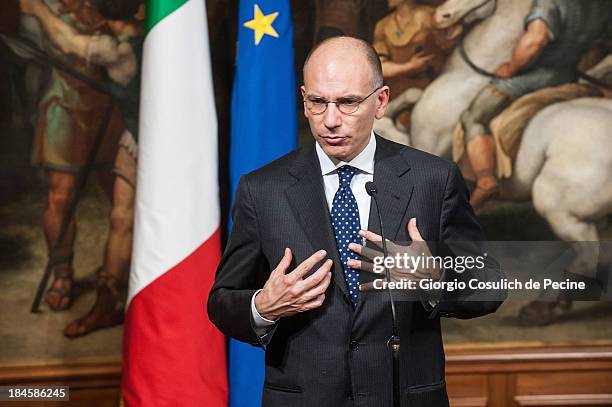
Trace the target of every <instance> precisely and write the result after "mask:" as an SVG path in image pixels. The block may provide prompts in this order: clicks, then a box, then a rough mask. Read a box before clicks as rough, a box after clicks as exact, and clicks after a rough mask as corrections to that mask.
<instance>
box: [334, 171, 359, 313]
mask: <svg viewBox="0 0 612 407" xmlns="http://www.w3.org/2000/svg"><path fill="white" fill-rule="evenodd" d="M337 171H338V179H339V181H340V187H339V188H338V191H337V192H336V195H335V196H334V202H333V203H332V210H331V218H332V226H333V227H334V234H335V235H336V245H337V246H338V252H339V253H340V261H341V262H342V268H343V270H344V279H345V280H346V287H347V288H348V291H349V295H350V297H351V302H352V303H353V306H356V305H357V300H358V298H359V272H358V271H357V270H354V269H352V268H350V267H348V266H347V265H346V262H347V261H348V259H356V260H357V259H359V255H357V254H356V253H354V252H352V251H350V250H349V248H348V245H349V244H350V243H358V244H361V236H359V229H360V228H361V223H360V221H359V208H358V207H357V200H356V199H355V195H353V191H352V190H351V179H353V175H355V173H356V172H357V168H355V167H351V166H350V165H343V166H342V167H340V168H338V169H337Z"/></svg>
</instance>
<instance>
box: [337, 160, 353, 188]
mask: <svg viewBox="0 0 612 407" xmlns="http://www.w3.org/2000/svg"><path fill="white" fill-rule="evenodd" d="M337 171H338V179H339V180H340V188H346V187H349V186H350V185H351V180H352V179H353V175H355V173H356V172H357V168H355V167H351V166H350V165H343V166H342V167H340V168H338V169H337Z"/></svg>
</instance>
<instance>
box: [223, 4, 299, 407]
mask: <svg viewBox="0 0 612 407" xmlns="http://www.w3.org/2000/svg"><path fill="white" fill-rule="evenodd" d="M295 97H296V88H295V72H294V60H293V27H292V24H291V9H290V0H241V1H240V11H239V15H238V50H237V55H236V73H235V77H234V89H233V93H232V116H231V139H230V185H231V188H232V195H233V194H234V193H235V191H236V187H237V186H238V181H239V179H240V177H241V176H242V175H244V174H246V173H248V172H250V171H253V170H255V169H257V168H259V167H261V166H263V165H265V164H267V163H269V162H270V161H272V160H274V159H276V158H278V157H280V156H282V155H284V154H285V153H288V152H289V151H291V150H294V149H295V148H296V147H297V119H296V104H295ZM232 200H233V197H232ZM229 379H230V383H229V385H230V406H231V407H252V406H260V405H261V391H262V386H263V380H264V352H263V351H262V350H261V349H259V348H255V347H252V346H251V345H246V344H244V343H241V342H237V341H234V340H230V347H229Z"/></svg>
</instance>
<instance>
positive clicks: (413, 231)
mask: <svg viewBox="0 0 612 407" xmlns="http://www.w3.org/2000/svg"><path fill="white" fill-rule="evenodd" d="M407 228H408V235H409V236H410V239H412V241H413V242H423V241H424V240H423V238H422V237H421V233H419V229H418V228H417V221H416V218H411V219H410V221H409V222H408V226H407Z"/></svg>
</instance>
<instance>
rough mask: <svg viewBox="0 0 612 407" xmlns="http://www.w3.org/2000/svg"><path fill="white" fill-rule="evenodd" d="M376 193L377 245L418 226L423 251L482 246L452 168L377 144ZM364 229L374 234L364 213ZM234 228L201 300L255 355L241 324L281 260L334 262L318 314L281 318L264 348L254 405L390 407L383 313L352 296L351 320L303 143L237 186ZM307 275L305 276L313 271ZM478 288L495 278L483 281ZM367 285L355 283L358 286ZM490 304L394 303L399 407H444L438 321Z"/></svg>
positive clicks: (316, 174)
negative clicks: (380, 236) (436, 246)
mask: <svg viewBox="0 0 612 407" xmlns="http://www.w3.org/2000/svg"><path fill="white" fill-rule="evenodd" d="M376 140H377V147H376V154H375V165H374V182H375V183H376V185H377V188H378V190H379V193H378V195H379V201H380V205H381V208H380V209H381V212H382V218H383V222H384V223H383V224H384V225H385V232H386V234H387V237H388V238H389V239H391V240H399V241H407V240H409V237H408V233H407V230H406V224H407V223H408V221H409V219H410V218H412V217H416V218H417V221H418V227H419V230H420V232H421V235H422V236H423V238H424V239H425V240H426V241H434V242H435V241H448V240H462V241H465V240H482V238H483V237H482V232H481V229H480V227H479V225H478V223H477V222H476V220H475V217H474V213H473V211H472V208H471V206H470V205H469V203H468V192H467V188H466V186H465V182H464V180H463V178H462V177H461V175H460V173H459V171H458V169H457V166H456V165H455V164H453V163H451V162H448V161H445V160H442V159H440V158H438V157H435V156H432V155H430V154H426V153H424V152H421V151H419V150H415V149H412V148H409V147H405V146H402V145H399V144H396V143H393V142H390V141H387V140H385V139H383V138H380V137H377V139H376ZM370 206H371V208H370V217H369V229H370V230H373V231H375V232H377V233H379V226H378V216H377V214H376V212H375V207H374V203H372V205H370ZM233 221H234V227H233V230H232V233H231V236H230V238H229V242H228V245H227V248H226V250H225V253H224V255H223V258H222V260H221V263H220V265H219V268H218V270H217V275H216V280H215V284H214V287H213V289H212V291H211V293H210V296H209V299H208V313H209V316H210V319H211V321H212V322H213V323H214V324H215V325H216V326H217V327H218V328H219V329H220V330H221V331H222V332H223V333H225V334H226V335H228V336H231V337H233V338H235V339H238V340H240V341H244V342H248V343H251V344H254V345H258V344H259V345H263V344H262V343H261V341H260V338H259V337H258V336H257V335H256V334H255V332H254V330H253V327H252V321H251V297H252V296H253V294H254V293H255V291H256V290H257V289H259V288H261V287H262V286H263V284H264V282H265V281H266V280H267V278H268V275H269V273H270V271H271V270H272V269H273V268H274V267H276V265H277V264H278V263H279V261H280V259H281V258H282V256H283V251H284V248H285V247H290V248H291V250H292V252H293V262H294V263H293V264H292V268H293V267H295V266H296V265H297V264H299V263H300V262H302V261H303V260H304V259H306V258H307V257H309V256H310V255H311V254H312V253H314V252H315V251H316V250H319V249H325V250H327V253H328V256H329V257H331V259H332V260H333V261H334V267H333V282H332V283H331V284H330V286H329V288H328V290H327V292H326V298H325V302H324V304H323V306H321V307H320V308H318V309H316V310H312V311H309V312H305V313H301V314H297V315H294V316H291V317H288V318H281V319H280V320H279V321H278V322H277V327H276V330H275V332H274V333H273V335H272V338H271V341H270V342H269V344H268V345H267V347H266V357H265V361H266V378H265V384H264V389H263V405H264V406H271V407H277V406H278V407H301V406H334V407H341V406H352V405H359V406H390V405H392V402H391V398H392V370H391V355H390V352H389V350H388V349H387V347H386V343H387V340H388V339H389V337H390V336H391V314H390V306H389V302H388V297H387V294H386V293H385V292H384V291H382V290H380V291H379V290H375V291H369V292H362V293H361V294H360V299H359V303H358V305H357V307H356V308H355V309H353V307H352V305H351V302H350V300H349V297H348V294H347V288H346V283H345V280H344V277H343V271H342V266H341V263H340V260H339V255H338V250H337V248H336V244H335V238H334V233H333V229H332V226H331V221H330V214H329V210H328V206H327V202H326V200H325V194H324V186H323V177H322V175H321V169H320V166H319V162H318V158H317V155H316V151H315V148H314V142H311V143H310V144H309V145H307V146H306V147H304V148H301V149H299V150H297V151H294V152H292V153H290V154H288V155H286V156H284V157H282V158H280V159H278V160H276V161H274V162H273V163H271V164H269V165H266V166H265V167H263V168H261V169H259V170H257V171H254V172H252V173H250V174H248V175H245V176H244V177H242V179H241V181H240V185H239V186H238V190H237V192H236V201H235V205H234V208H233ZM316 268H318V266H317V267H315V268H313V270H312V271H311V272H314V270H316ZM486 272H487V273H489V274H490V275H488V276H481V277H482V278H486V279H487V280H492V279H498V278H499V274H498V272H497V270H495V269H493V270H486ZM373 278H374V277H373V276H372V275H371V274H368V273H364V272H362V273H361V281H362V282H363V281H371V280H372V279H373ZM499 304H500V302H499V301H489V302H456V301H450V300H445V299H444V298H443V299H442V301H441V302H440V304H439V305H438V306H437V307H436V308H435V309H434V310H433V311H431V310H427V309H426V306H424V305H423V304H422V303H421V302H418V301H411V302H408V301H403V302H400V303H398V304H397V313H398V319H399V326H400V337H401V343H402V345H401V354H400V359H401V361H400V362H401V376H400V380H401V386H402V406H428V407H431V406H445V405H447V404H448V399H447V395H446V387H445V381H444V350H443V347H442V337H441V332H440V320H439V316H455V317H459V318H471V317H476V316H480V315H484V314H487V313H490V312H493V311H495V309H497V307H498V306H499Z"/></svg>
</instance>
